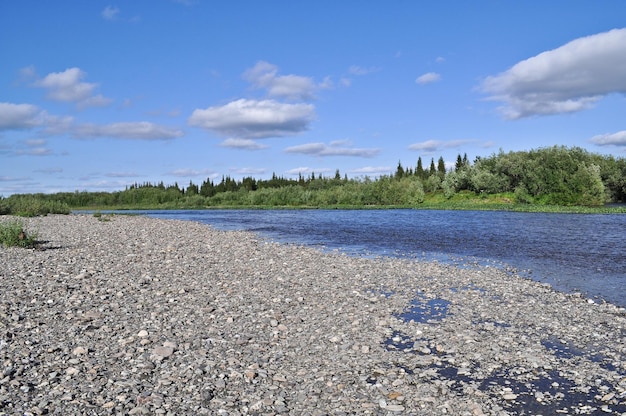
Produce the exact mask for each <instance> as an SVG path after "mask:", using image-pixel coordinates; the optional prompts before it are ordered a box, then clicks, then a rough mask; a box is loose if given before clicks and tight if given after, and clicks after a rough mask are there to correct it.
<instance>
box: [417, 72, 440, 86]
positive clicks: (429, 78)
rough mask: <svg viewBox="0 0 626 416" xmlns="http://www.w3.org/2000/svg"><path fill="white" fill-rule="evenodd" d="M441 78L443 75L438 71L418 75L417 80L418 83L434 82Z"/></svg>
mask: <svg viewBox="0 0 626 416" xmlns="http://www.w3.org/2000/svg"><path fill="white" fill-rule="evenodd" d="M440 79H441V75H439V74H438V73H436V72H427V73H425V74H423V75H420V76H419V77H417V79H416V80H415V82H416V83H417V84H432V83H433V82H437V81H439V80H440Z"/></svg>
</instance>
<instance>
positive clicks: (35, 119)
mask: <svg viewBox="0 0 626 416" xmlns="http://www.w3.org/2000/svg"><path fill="white" fill-rule="evenodd" d="M44 118H45V112H43V111H42V110H40V109H39V108H38V107H37V106H34V105H31V104H13V103H0V131H1V130H21V129H31V128H33V127H37V126H39V125H41V124H42V123H43V122H44V120H43V119H44Z"/></svg>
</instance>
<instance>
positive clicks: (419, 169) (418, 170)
mask: <svg viewBox="0 0 626 416" xmlns="http://www.w3.org/2000/svg"><path fill="white" fill-rule="evenodd" d="M415 176H417V177H418V178H420V179H424V178H425V177H426V172H424V167H423V166H422V157H421V156H420V157H418V158H417V167H416V168H415Z"/></svg>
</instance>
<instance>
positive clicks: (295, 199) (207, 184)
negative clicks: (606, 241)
mask: <svg viewBox="0 0 626 416" xmlns="http://www.w3.org/2000/svg"><path fill="white" fill-rule="evenodd" d="M493 196H497V197H498V198H499V199H498V201H500V202H504V203H507V204H528V205H557V206H601V205H603V204H605V203H609V202H626V160H625V159H624V158H615V157H613V156H604V155H598V154H593V153H589V152H587V151H586V150H584V149H581V148H578V147H573V148H567V147H562V146H555V147H548V148H541V149H536V150H531V151H518V152H509V153H504V152H503V151H500V152H499V153H497V154H493V155H491V156H489V157H477V158H476V159H475V160H474V161H473V162H470V161H469V160H468V158H467V155H463V156H461V155H460V154H459V155H458V157H457V160H456V164H455V166H454V168H453V169H446V166H445V163H444V160H443V158H441V157H440V158H439V159H438V160H437V162H435V159H434V158H432V159H431V160H430V163H429V164H428V165H423V161H422V159H421V157H420V158H418V160H417V164H416V165H415V166H412V167H404V166H402V164H401V163H400V162H399V163H398V166H397V169H396V171H395V173H392V174H389V175H383V176H380V177H378V178H375V179H371V178H369V177H363V178H354V179H348V177H347V176H345V175H344V176H343V177H342V176H341V174H340V171H339V170H337V171H336V172H335V175H334V176H332V177H324V176H322V175H321V174H320V175H317V176H316V175H315V174H311V175H307V176H302V175H300V176H299V177H298V178H297V179H287V178H284V177H279V176H277V175H275V174H274V175H273V176H272V178H271V179H266V180H262V179H254V178H252V177H246V178H243V179H241V180H235V179H232V178H231V177H229V176H224V177H222V178H221V180H220V181H219V182H217V183H216V182H214V181H213V180H211V179H210V178H207V179H206V180H205V181H204V182H202V183H201V184H194V183H193V182H191V181H190V182H189V184H188V185H187V186H186V187H184V186H180V185H179V184H178V183H175V184H173V185H167V186H166V185H165V184H163V183H162V182H161V183H158V184H152V183H142V184H137V183H135V184H132V185H129V186H128V187H127V188H126V189H125V190H123V191H116V192H87V191H76V192H62V193H55V194H18V195H12V196H10V197H8V198H0V214H7V213H20V212H21V213H28V211H29V210H30V211H33V210H35V211H37V212H38V213H48V212H63V211H67V212H69V211H70V210H71V209H74V208H94V209H104V208H165V209H167V208H203V207H333V206H344V207H362V206H381V207H385V206H400V207H419V206H420V205H422V204H424V203H425V202H428V201H432V200H433V199H438V200H440V201H443V203H445V201H446V200H448V201H455V200H458V199H459V198H460V197H463V198H465V199H467V198H470V197H472V198H490V197H491V200H493V198H492V197H493Z"/></svg>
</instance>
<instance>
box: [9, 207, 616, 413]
mask: <svg viewBox="0 0 626 416" xmlns="http://www.w3.org/2000/svg"><path fill="white" fill-rule="evenodd" d="M2 220H3V219H2V217H0V221H2ZM23 222H24V224H25V226H26V228H27V230H29V231H31V232H32V231H34V232H36V233H37V234H38V239H39V240H43V241H45V243H44V244H43V245H42V249H41V250H24V249H18V248H10V249H7V248H4V247H1V248H0V263H1V264H2V266H0V273H1V274H0V285H1V287H0V359H1V362H2V363H3V367H2V373H0V415H3V414H15V413H26V412H30V413H32V414H44V413H45V412H47V413H54V412H62V413H64V414H75V413H82V412H88V411H89V412H95V413H97V414H107V413H127V414H219V412H220V411H221V412H222V413H223V414H311V415H313V414H320V415H321V414H328V413H332V412H336V411H343V412H345V413H358V414H387V413H391V414H393V413H396V414H417V413H420V414H468V415H481V414H516V413H519V411H520V410H524V411H526V412H529V413H532V412H535V413H541V412H543V413H544V414H549V413H551V412H554V411H556V410H557V409H568V411H569V412H571V413H576V412H578V413H579V414H593V412H595V411H602V413H603V414H616V415H619V414H622V413H624V412H626V347H624V344H625V342H624V340H625V339H626V311H624V309H623V308H618V307H616V306H614V305H611V304H597V303H591V301H589V300H587V299H583V298H582V297H580V296H577V295H575V294H565V293H560V292H556V291H554V290H553V289H551V288H548V287H546V286H545V285H542V284H541V283H537V282H535V281H532V280H528V279H526V278H522V277H519V276H516V275H511V274H510V273H507V272H504V271H501V270H498V269H495V268H484V267H483V268H476V269H460V268H457V267H455V266H452V265H445V264H439V263H429V262H420V261H415V260H403V259H391V258H373V259H371V258H354V257H349V256H347V255H345V254H341V253H328V252H321V251H319V250H317V249H315V248H309V247H302V246H295V245H281V244H278V243H272V242H266V241H262V240H261V239H260V238H258V237H257V236H256V235H255V234H252V233H248V232H242V231H218V230H215V229H213V228H211V227H209V226H207V225H203V224H198V223H193V222H188V221H174V220H159V219H152V218H147V217H140V216H125V215H122V216H114V217H111V218H110V221H98V219H97V218H95V217H93V216H87V215H71V216H57V215H50V216H47V217H36V218H28V219H23ZM407 313H412V315H411V314H409V315H407ZM407 317H408V318H413V319H414V320H413V321H408V320H407V319H406V318H407ZM421 321H423V322H421ZM597 380H601V382H600V383H598V382H597ZM594 409H595V410H594Z"/></svg>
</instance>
